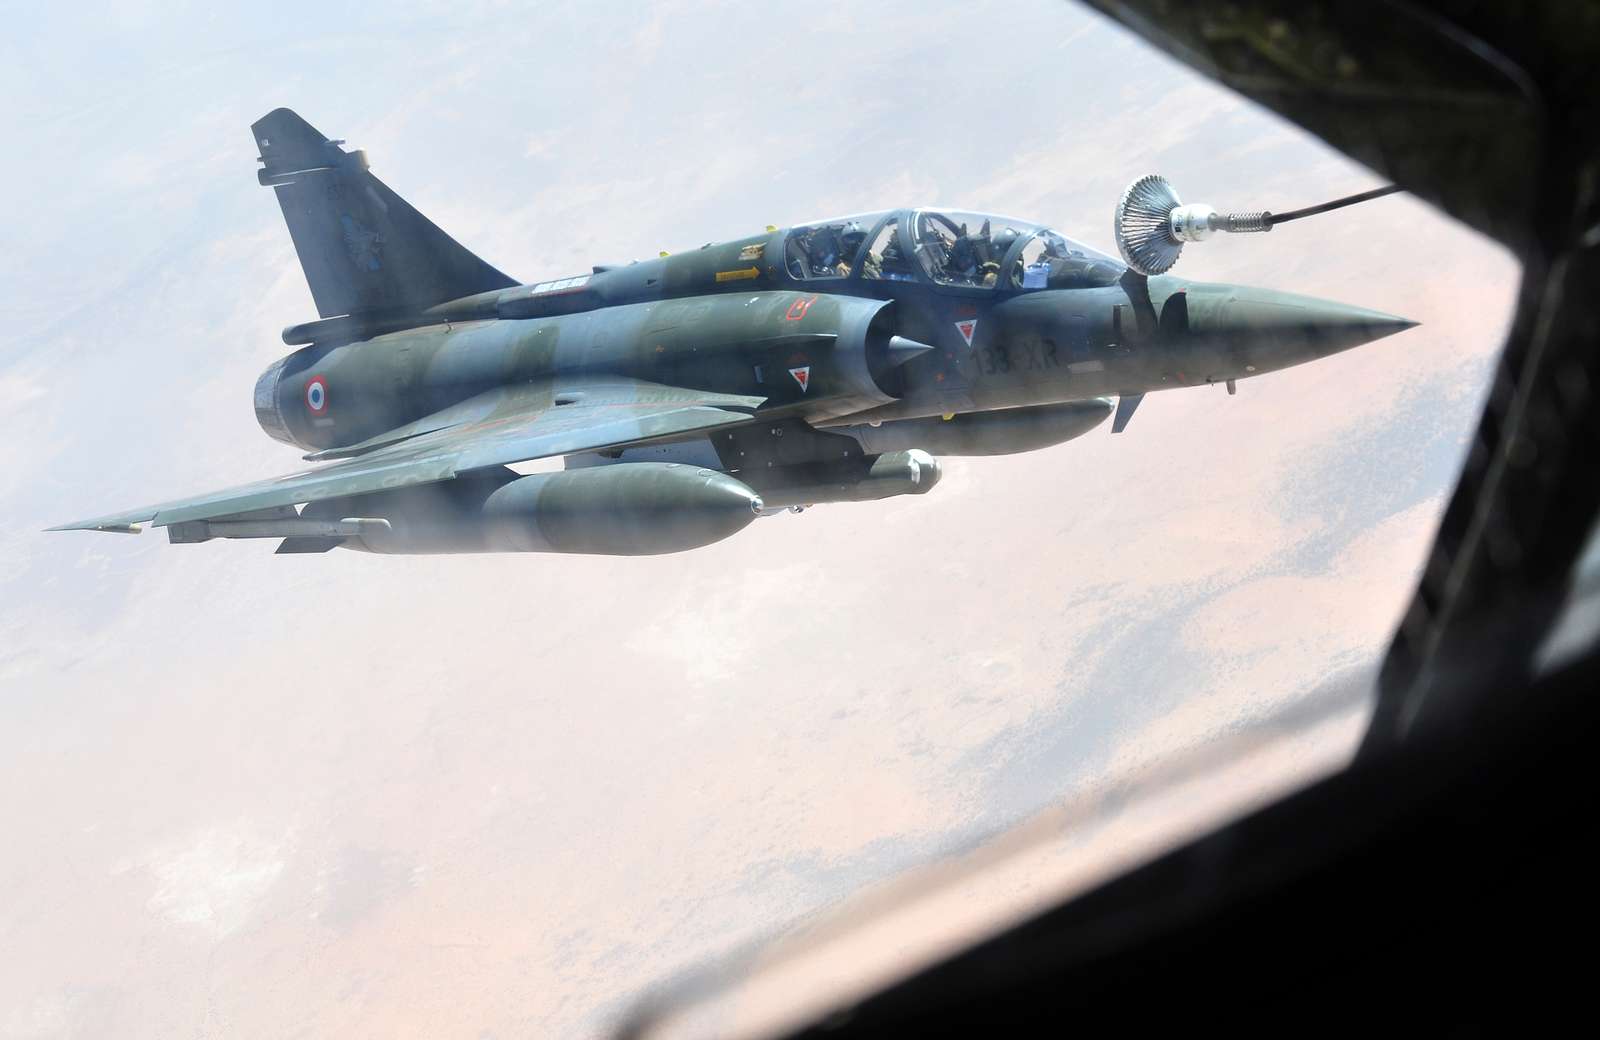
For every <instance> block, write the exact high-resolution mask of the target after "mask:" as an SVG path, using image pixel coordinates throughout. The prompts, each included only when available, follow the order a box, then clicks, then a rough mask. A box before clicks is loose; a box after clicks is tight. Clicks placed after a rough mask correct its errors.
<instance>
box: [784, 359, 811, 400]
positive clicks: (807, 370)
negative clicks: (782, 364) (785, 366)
mask: <svg viewBox="0 0 1600 1040" xmlns="http://www.w3.org/2000/svg"><path fill="white" fill-rule="evenodd" d="M789 374H790V375H791V376H794V381H795V382H796V383H799V384H800V392H801V393H805V392H806V391H807V390H809V389H811V366H810V365H802V366H801V367H799V368H791V369H789Z"/></svg>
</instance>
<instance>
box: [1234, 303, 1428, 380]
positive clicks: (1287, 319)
mask: <svg viewBox="0 0 1600 1040" xmlns="http://www.w3.org/2000/svg"><path fill="white" fill-rule="evenodd" d="M1221 311H1222V317H1223V324H1224V325H1225V326H1226V327H1227V328H1228V330H1229V331H1230V332H1232V333H1234V334H1236V335H1238V336H1239V337H1240V338H1241V339H1242V340H1244V341H1245V342H1248V343H1250V344H1251V345H1252V346H1256V347H1258V348H1259V349H1262V350H1265V351H1268V352H1271V353H1273V354H1276V355H1279V356H1280V358H1281V360H1277V361H1276V362H1275V363H1274V365H1273V367H1281V366H1282V365H1284V364H1297V363H1299V362H1301V361H1310V360H1312V359H1314V358H1320V357H1327V356H1328V355H1329V354H1336V353H1338V352H1339V351H1341V350H1349V349H1350V348H1351V347H1359V346H1361V345H1362V344H1363V343H1371V342H1372V341H1373V340H1378V339H1382V338H1384V337H1385V336H1392V335H1394V334H1395V333H1396V332H1403V331H1405V330H1406V329H1409V328H1412V327H1413V326H1415V325H1416V324H1417V323H1416V322H1414V321H1412V320H1410V319H1409V318H1401V317H1397V316H1395V315H1393V314H1385V313H1384V312H1383V311H1375V310H1371V309H1369V308H1367V307H1356V306H1352V305H1351V304H1348V303H1336V302H1334V301H1333V300H1319V299H1317V298H1315V297H1312V296H1297V295H1295V294H1293V293H1284V292H1274V291H1271V290H1264V289H1249V290H1244V289H1240V290H1236V291H1234V292H1232V293H1230V294H1229V296H1228V299H1227V302H1225V303H1224V304H1223V306H1222V308H1221Z"/></svg>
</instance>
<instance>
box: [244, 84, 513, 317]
mask: <svg viewBox="0 0 1600 1040" xmlns="http://www.w3.org/2000/svg"><path fill="white" fill-rule="evenodd" d="M250 129H251V131H252V132H253V133H254V134H255V140H256V146H257V147H258V148H259V149H260V150H261V156H260V162H261V163H262V169H261V170H260V171H259V172H258V173H257V178H258V179H259V180H260V181H261V183H262V184H263V185H264V186H266V187H270V188H272V190H273V191H274V192H275V193H276V194H277V196H278V205H279V206H280V207H281V208H282V209H283V219H284V221H285V222H286V223H287V224H288V225H289V235H290V237H291V238H293V239H294V248H295V252H296V253H298V254H299V256H300V266H301V268H302V269H303V270H304V271H305V276H306V282H307V283H308V284H309V285H310V287H311V296H312V298H313V299H314V300H315V301H316V304H317V313H318V314H320V315H321V316H322V317H324V318H331V317H334V316H336V315H341V314H363V313H371V312H408V311H420V310H423V309H425V308H428V307H431V306H433V305H434V304H437V303H443V302H444V301H445V300H453V299H456V298H458V297H462V296H470V295H472V294H473V293H479V292H486V291H488V290H491V289H504V288H506V287H508V286H511V285H515V284H516V282H515V281H514V280H513V279H511V278H509V277H507V276H506V275H505V274H503V273H501V272H500V271H498V270H496V269H495V268H494V267H492V266H490V265H489V264H487V263H485V262H484V261H483V260H480V259H479V258H478V257H476V256H474V255H473V254H472V253H471V252H470V251H468V250H467V249H466V248H465V247H464V246H462V245H461V243H459V242H457V241H456V240H455V239H453V238H451V237H450V236H449V235H447V234H445V233H444V232H443V231H441V230H440V229H439V227H438V226H437V225H436V224H434V223H433V221H431V220H429V219H428V218H427V217H425V216H423V215H422V214H421V213H419V212H417V211H416V210H415V209H414V208H412V206H411V205H410V204H409V203H407V202H406V201H405V200H404V199H402V198H401V197H400V196H399V195H396V194H395V193H394V192H393V191H392V190H390V188H389V187H388V185H386V184H384V183H383V182H382V181H380V180H379V179H378V178H376V177H374V176H373V175H372V174H371V173H370V172H369V171H368V169H367V160H366V154H365V153H364V152H360V151H352V152H346V151H345V150H344V149H342V148H340V147H339V145H340V144H341V143H342V142H339V141H330V140H328V138H326V137H324V136H323V135H322V134H321V133H320V132H318V130H317V129H316V128H315V127H313V126H312V125H311V124H310V123H307V122H306V121H305V120H304V119H301V118H300V117H299V116H298V115H296V114H295V113H293V112H291V111H289V110H288V109H287V108H279V109H275V110H273V111H271V112H268V113H267V114H266V115H264V116H262V117H261V118H260V119H259V120H257V121H256V122H255V123H253V124H251V127H250Z"/></svg>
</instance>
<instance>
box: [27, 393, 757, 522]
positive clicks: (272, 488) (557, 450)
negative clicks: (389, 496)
mask: <svg viewBox="0 0 1600 1040" xmlns="http://www.w3.org/2000/svg"><path fill="white" fill-rule="evenodd" d="M764 400H765V399H764V398H760V397H744V396H740V395H736V394H717V393H707V392H703V391H698V390H686V389H683V388H681V387H673V386H663V385H661V384H659V383H648V382H645V381H643V380H638V379H628V378H625V377H616V376H608V377H603V378H593V377H591V378H580V379H573V378H570V377H569V378H564V379H549V380H535V381H533V382H530V383H523V384H520V385H517V386H507V387H498V388H496V389H493V390H489V391H487V392H485V393H482V394H479V395H478V396H476V397H473V398H470V399H468V400H466V401H463V402H461V403H460V404H457V405H452V406H451V407H449V408H447V409H444V410H442V411H440V412H437V413H434V415H432V416H429V417H427V418H426V419H422V420H418V421H417V422H416V423H412V424H409V426H406V427H401V428H399V429H398V430H395V431H393V432H392V433H390V434H385V435H383V436H381V437H375V438H373V439H372V441H369V442H367V443H368V444H370V445H372V446H371V447H370V448H369V449H367V450H364V451H363V450H362V446H361V445H355V446H353V447H351V448H347V449H343V450H342V451H340V452H339V453H338V454H340V455H349V454H353V453H355V452H360V454H356V455H355V457H354V458H347V459H345V460H344V461H340V462H335V463H332V464H331V465H327V466H322V467H319V468H316V469H309V470H303V471H301V472H299V473H291V474H289V475H287V476H282V477H274V478H271V479H269V480H260V481H256V482H254V483H251V484H242V485H240V486H238V487H233V488H228V489H226V490H223V491H215V492H212V493H210V494H205V495H197V496H194V497H192V498H182V499H176V500H174V501H171V502H162V503H158V504H156V505H152V506H145V507H143V508H141V509H133V510H129V511H127V512H123V513H113V514H111V515H108V516H101V517H95V518H93V519H90V520H78V521H74V522H72V523H67V524H61V525H60V526H57V527H52V528H49V530H51V531H111V532H121V533H136V532H137V531H138V530H139V527H138V525H139V524H142V523H147V522H148V523H150V524H151V525H152V526H155V527H165V526H167V525H169V524H177V523H183V522H185V521H189V520H215V519H217V518H219V517H225V516H233V515H235V514H238V513H245V512H254V511H255V510H259V509H269V508H273V507H277V506H288V505H296V504H300V503H307V502H316V501H319V500H321V499H325V498H343V497H346V496H349V495H365V494H371V493H373V492H376V491H388V490H391V489H393V488H402V487H411V486H414V485H417V484H431V483H437V482H439V481H442V480H449V479H451V478H452V477H454V476H456V475H457V474H459V473H464V472H467V471H469V470H474V469H482V468H485V467H489V466H503V465H508V464H510V463H514V462H528V461H531V460H534V459H543V458H550V457H552V456H556V455H568V454H572V453H574V452H581V451H601V450H604V449H607V448H624V447H631V446H633V445H638V444H646V443H649V442H651V441H655V440H661V439H664V438H668V437H673V436H678V435H681V434H685V433H693V432H695V431H698V430H710V429H715V428H717V427H721V426H730V425H735V424H738V423H743V422H747V421H748V420H749V419H750V416H751V415H752V414H753V413H754V411H755V410H756V408H757V407H759V406H760V405H761V403H762V402H763V401H764ZM409 430H416V431H417V432H415V433H409V432H407V431H409ZM322 457H330V455H329V453H323V456H322Z"/></svg>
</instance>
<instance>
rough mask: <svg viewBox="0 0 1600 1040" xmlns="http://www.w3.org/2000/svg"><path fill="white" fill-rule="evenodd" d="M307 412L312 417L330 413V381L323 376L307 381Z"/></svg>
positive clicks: (313, 377)
mask: <svg viewBox="0 0 1600 1040" xmlns="http://www.w3.org/2000/svg"><path fill="white" fill-rule="evenodd" d="M306 410H307V411H308V412H310V413H311V414H312V415H326V414H327V413H328V381H327V380H326V379H323V378H322V377H321V376H312V377H311V378H310V379H308V380H306Z"/></svg>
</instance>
